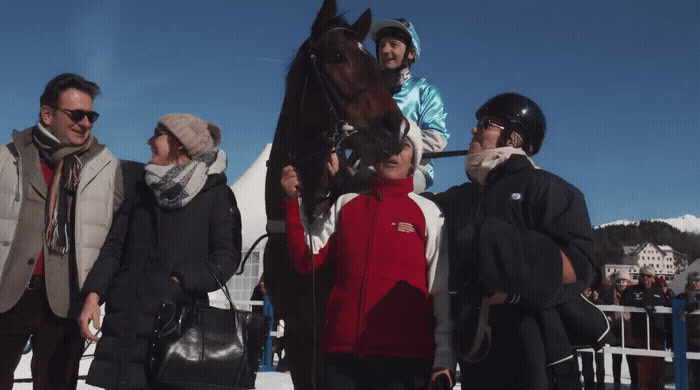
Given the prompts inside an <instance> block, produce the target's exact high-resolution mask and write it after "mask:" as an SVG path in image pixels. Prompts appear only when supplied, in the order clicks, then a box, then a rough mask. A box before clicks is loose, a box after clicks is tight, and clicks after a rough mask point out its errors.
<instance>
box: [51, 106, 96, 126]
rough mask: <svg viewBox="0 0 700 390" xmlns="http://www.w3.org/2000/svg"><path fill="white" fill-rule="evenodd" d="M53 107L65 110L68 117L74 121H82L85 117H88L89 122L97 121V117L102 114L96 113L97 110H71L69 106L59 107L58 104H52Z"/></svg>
mask: <svg viewBox="0 0 700 390" xmlns="http://www.w3.org/2000/svg"><path fill="white" fill-rule="evenodd" d="M51 107H53V108H55V109H57V110H61V111H63V112H65V113H66V114H67V115H68V117H69V118H70V120H72V121H73V122H80V121H81V120H83V118H85V117H87V118H88V122H90V123H95V121H96V120H97V118H98V117H99V116H100V114H98V113H96V112H95V111H85V110H69V109H67V108H61V107H57V106H51Z"/></svg>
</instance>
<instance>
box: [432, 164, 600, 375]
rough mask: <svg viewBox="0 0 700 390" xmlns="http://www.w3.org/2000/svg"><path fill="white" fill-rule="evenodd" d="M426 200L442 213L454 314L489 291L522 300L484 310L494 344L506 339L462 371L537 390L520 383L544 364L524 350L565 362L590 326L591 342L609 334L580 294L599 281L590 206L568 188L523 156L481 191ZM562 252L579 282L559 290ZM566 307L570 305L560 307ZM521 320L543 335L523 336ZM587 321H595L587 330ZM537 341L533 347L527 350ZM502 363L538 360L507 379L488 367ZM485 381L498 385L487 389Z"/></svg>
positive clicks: (455, 191) (473, 187) (470, 186)
mask: <svg viewBox="0 0 700 390" xmlns="http://www.w3.org/2000/svg"><path fill="white" fill-rule="evenodd" d="M426 196H428V197H429V198H430V199H432V200H434V201H435V202H436V203H437V204H438V205H439V206H440V207H441V208H442V210H443V211H444V213H445V221H446V226H447V232H448V242H449V246H450V247H449V258H450V290H451V291H452V292H453V296H454V297H459V298H458V299H455V300H454V301H453V310H452V312H453V313H455V314H456V313H460V312H463V307H464V306H465V305H470V304H472V305H473V304H476V302H475V300H476V299H479V298H480V297H481V296H482V295H484V294H486V295H488V294H490V293H493V292H495V291H501V292H508V293H510V298H515V299H517V298H520V301H519V302H518V305H508V304H505V305H497V306H494V307H493V308H492V313H491V323H492V328H493V338H500V337H502V338H503V339H504V340H505V339H506V338H508V340H509V341H508V342H502V340H494V342H493V343H492V348H491V351H490V352H489V355H488V356H487V358H486V360H484V361H483V362H481V363H479V364H477V365H474V366H470V367H468V370H470V372H476V373H479V375H480V376H489V375H491V374H493V375H492V377H491V378H486V379H485V381H484V385H485V386H486V385H488V386H495V387H494V388H496V387H498V386H500V385H502V386H501V387H505V388H511V387H512V388H531V387H532V386H535V384H533V383H528V380H532V378H533V375H532V374H527V375H529V377H530V378H529V379H528V378H524V377H523V375H526V374H524V372H523V370H528V371H529V372H534V371H533V370H539V369H541V370H544V364H545V361H544V359H543V358H542V357H541V355H540V356H539V357H537V358H534V357H533V356H529V355H528V354H532V353H535V354H541V353H544V354H545V355H546V362H547V363H553V362H556V361H563V360H565V359H566V358H568V357H569V356H571V353H572V350H571V345H577V344H579V340H573V338H574V337H572V336H575V335H577V334H581V335H583V333H585V332H586V331H587V330H588V329H598V330H597V331H596V332H597V335H596V336H595V337H594V338H597V337H598V336H602V334H601V332H605V331H607V321H606V319H605V316H604V315H603V313H602V312H600V311H598V310H597V309H595V308H594V307H593V306H592V305H590V303H588V302H587V301H586V300H585V299H583V298H582V296H581V295H580V293H581V292H582V291H583V289H584V288H585V287H587V286H590V285H592V284H593V283H594V282H595V281H597V280H598V279H599V278H600V276H599V271H598V270H597V268H596V267H595V265H594V246H593V232H592V229H591V224H590V220H589V218H588V210H587V208H586V204H585V201H584V198H583V194H582V193H581V192H580V191H579V190H578V189H576V188H575V187H574V186H572V185H571V184H569V183H567V182H566V181H564V180H563V179H561V178H559V177H557V176H556V175H553V174H551V173H549V172H546V171H544V170H540V169H536V168H534V167H533V166H532V164H530V162H529V161H528V160H527V158H526V157H525V156H521V155H513V156H512V157H511V158H510V159H508V160H507V161H506V162H505V163H504V164H502V165H501V166H500V167H498V168H495V169H494V171H493V172H492V173H491V175H490V176H489V178H488V180H487V182H486V184H485V185H484V186H482V185H479V184H478V183H465V184H463V185H461V186H457V187H452V188H450V189H449V190H447V191H446V192H443V193H440V194H434V195H430V194H426ZM560 250H561V251H563V252H564V253H566V255H567V256H568V257H569V259H570V260H571V264H572V266H573V268H574V271H575V272H576V277H577V279H578V282H577V283H574V284H567V285H563V284H562V257H561V253H560ZM571 302H573V303H574V305H573V306H570V305H568V304H569V303H571ZM562 308H564V310H561V309H562ZM591 311H592V312H593V313H594V314H593V315H591V314H590V312H591ZM586 313H587V314H586ZM526 317H531V318H532V317H534V318H535V319H536V322H537V325H535V326H536V327H538V328H539V330H540V333H541V335H542V336H544V339H541V338H540V335H537V334H533V333H532V331H525V329H530V330H531V329H532V326H533V325H532V322H531V320H525V321H526V322H522V321H523V319H525V318H526ZM586 317H590V319H591V320H592V321H594V322H595V325H594V326H592V327H589V326H588V324H589V321H588V318H586ZM505 318H509V319H508V320H507V322H508V324H505V323H503V324H498V323H497V322H500V320H501V319H505ZM504 321H505V320H504ZM527 321H530V322H527ZM526 323H527V324H526ZM525 325H527V326H525ZM601 326H602V327H603V329H600V328H601ZM460 331H461V329H456V334H455V336H456V337H460V336H459V334H458V333H459V332H460ZM567 334H568V335H569V336H568V337H567ZM462 336H463V337H467V339H469V338H473V335H462ZM586 336H588V335H586ZM548 337H549V338H550V339H549V340H548V339H547V338H548ZM590 338H591V337H587V339H590ZM538 340H539V341H538ZM533 343H534V344H533ZM542 343H544V345H543V346H540V347H539V348H531V347H530V346H532V345H541V344H542ZM518 344H519V345H518ZM501 346H502V347H503V348H501ZM550 347H553V349H552V348H550ZM535 349H538V350H539V352H538V351H536V350H535ZM504 359H506V360H507V361H509V362H511V361H512V363H513V364H514V365H518V366H521V365H522V363H523V362H536V361H537V362H540V363H541V366H540V368H536V367H534V368H533V367H529V368H524V369H523V368H521V369H520V370H513V372H514V375H513V376H511V375H504V374H507V372H504V371H503V370H502V369H491V368H489V367H491V366H492V365H493V366H496V367H501V368H502V367H503V363H502V362H503V361H506V360H504ZM540 363H537V364H540ZM528 364H529V363H528ZM489 372H490V373H491V374H489ZM509 377H510V378H509ZM493 380H496V381H498V383H499V384H498V385H494V384H493V383H494V382H493ZM479 386H480V385H475V387H474V388H478V387H479Z"/></svg>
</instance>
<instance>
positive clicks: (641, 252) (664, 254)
mask: <svg viewBox="0 0 700 390" xmlns="http://www.w3.org/2000/svg"><path fill="white" fill-rule="evenodd" d="M622 251H623V256H622V264H607V265H606V266H605V277H606V278H609V277H610V276H611V275H612V274H614V273H616V272H618V271H620V270H621V269H625V270H627V272H629V273H630V276H631V277H632V279H633V281H637V280H639V269H640V268H641V267H643V266H645V265H649V266H651V267H653V268H654V270H656V276H657V277H661V278H664V279H666V280H668V281H671V280H673V279H675V277H676V275H678V274H679V273H680V272H681V271H683V270H684V269H685V268H686V267H688V256H686V255H684V254H683V253H680V252H678V251H675V250H673V248H671V247H670V246H668V245H655V244H651V243H643V244H639V245H637V246H623V247H622Z"/></svg>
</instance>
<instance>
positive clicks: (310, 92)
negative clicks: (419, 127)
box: [273, 0, 408, 204]
mask: <svg viewBox="0 0 700 390" xmlns="http://www.w3.org/2000/svg"><path fill="white" fill-rule="evenodd" d="M371 23H372V16H371V13H370V10H369V9H368V10H367V11H365V12H364V13H363V14H362V15H361V16H360V17H359V18H358V19H357V21H356V22H355V23H354V24H352V25H350V24H349V23H347V22H346V21H345V20H344V19H343V18H342V17H339V16H338V15H337V9H336V4H335V0H325V1H324V3H323V6H322V7H321V10H320V11H319V13H318V16H317V17H316V20H315V22H314V24H313V26H312V27H311V36H310V37H309V38H308V39H307V40H306V41H305V42H304V44H303V45H302V46H301V48H300V49H299V51H298V52H297V55H296V57H295V59H294V62H292V64H291V66H290V70H289V73H288V75H287V89H286V94H285V99H284V103H283V107H282V112H281V114H280V119H279V123H278V127H277V134H276V137H275V138H276V142H278V143H279V145H278V147H279V148H280V150H279V151H280V152H281V154H280V155H281V157H282V158H286V159H288V160H289V161H288V163H291V164H294V165H295V166H296V168H297V170H298V171H299V172H300V175H301V180H302V182H303V183H304V190H303V191H302V198H304V200H305V201H307V200H311V198H315V197H318V194H317V191H316V190H318V187H319V186H320V185H319V183H321V182H322V176H323V175H324V170H325V161H326V159H327V158H328V156H329V154H330V153H331V150H332V149H333V148H334V147H340V148H341V149H344V148H346V147H347V148H349V149H352V150H354V151H355V152H357V153H358V155H359V156H360V158H361V159H362V160H363V161H364V162H365V163H367V164H374V163H375V162H377V161H380V160H382V159H384V158H385V157H387V156H389V155H392V154H396V153H398V152H400V151H401V142H400V140H401V137H402V136H403V134H404V133H405V131H406V130H407V127H408V125H407V122H406V120H405V118H404V117H403V115H402V114H401V110H400V109H399V108H398V106H397V105H396V103H395V102H394V100H393V97H392V94H391V92H390V91H389V89H388V86H387V83H386V82H385V81H384V78H383V76H382V72H381V70H380V67H379V64H378V63H377V61H376V60H375V59H374V57H373V56H372V55H371V54H370V53H369V52H368V51H367V50H366V49H365V47H364V45H363V44H362V42H363V41H364V39H365V37H366V36H367V32H368V31H369V27H370V25H371ZM345 123H346V124H347V125H349V126H343V124H345ZM343 128H345V129H347V128H352V129H353V130H351V131H350V132H344V131H343ZM273 153H275V148H274V146H273ZM309 187H311V188H309ZM306 204H309V203H306Z"/></svg>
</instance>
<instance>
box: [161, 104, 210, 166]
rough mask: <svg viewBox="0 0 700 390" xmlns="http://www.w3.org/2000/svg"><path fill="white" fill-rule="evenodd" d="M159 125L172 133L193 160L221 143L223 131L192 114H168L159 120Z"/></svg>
mask: <svg viewBox="0 0 700 390" xmlns="http://www.w3.org/2000/svg"><path fill="white" fill-rule="evenodd" d="M158 124H159V125H161V126H163V127H165V128H166V129H168V131H170V132H171V133H172V134H173V135H174V136H175V138H177V139H178V141H180V142H181V143H182V145H183V146H184V147H185V150H186V151H187V154H188V155H189V156H190V157H191V158H197V157H199V156H200V155H202V154H204V153H206V152H208V151H210V150H211V149H212V148H213V147H214V146H216V145H218V144H219V141H221V129H220V128H219V126H218V125H216V124H215V123H208V122H206V121H204V120H203V119H200V118H198V117H196V116H194V115H192V114H168V115H164V116H162V117H160V119H158Z"/></svg>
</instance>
